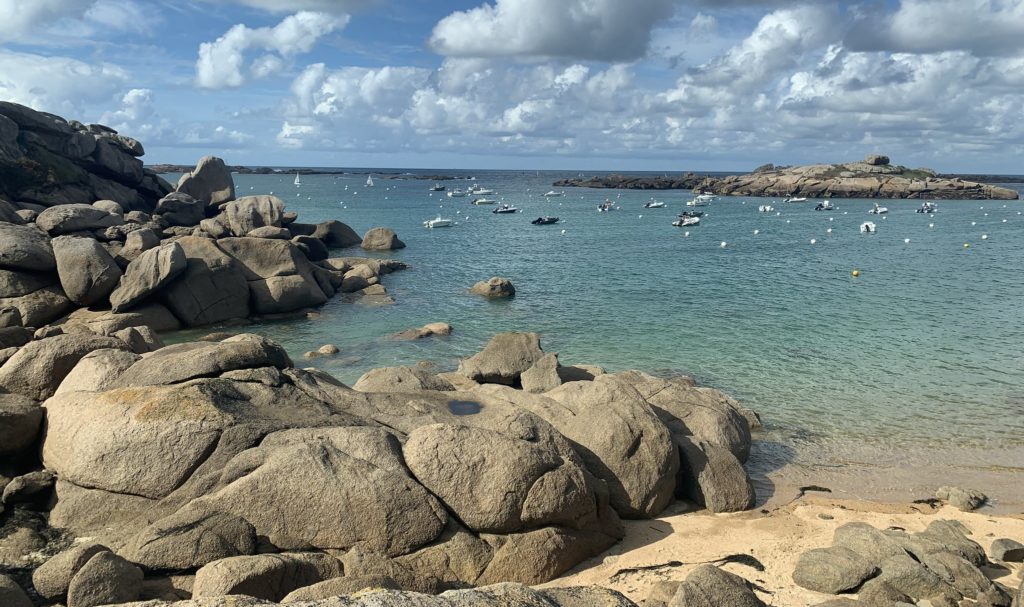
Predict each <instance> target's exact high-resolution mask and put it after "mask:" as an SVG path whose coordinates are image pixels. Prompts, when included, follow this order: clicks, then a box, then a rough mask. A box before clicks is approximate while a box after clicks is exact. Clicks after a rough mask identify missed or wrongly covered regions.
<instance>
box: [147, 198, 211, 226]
mask: <svg viewBox="0 0 1024 607" xmlns="http://www.w3.org/2000/svg"><path fill="white" fill-rule="evenodd" d="M207 204H208V202H207V201H203V200H196V199H195V198H193V197H192V196H190V195H188V194H186V193H185V192H171V193H170V194H168V195H167V196H164V197H163V198H161V199H160V201H159V202H157V203H156V209H155V210H154V211H153V214H154V215H158V216H160V217H162V218H163V220H164V221H166V222H167V224H168V225H172V226H195V225H199V222H200V221H202V220H203V219H206V206H207Z"/></svg>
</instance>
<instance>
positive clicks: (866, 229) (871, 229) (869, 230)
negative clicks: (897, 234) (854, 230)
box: [860, 221, 875, 234]
mask: <svg viewBox="0 0 1024 607" xmlns="http://www.w3.org/2000/svg"><path fill="white" fill-rule="evenodd" d="M860 231H861V232H862V233H864V234H874V233H875V224H874V222H871V221H865V222H864V223H862V224H860Z"/></svg>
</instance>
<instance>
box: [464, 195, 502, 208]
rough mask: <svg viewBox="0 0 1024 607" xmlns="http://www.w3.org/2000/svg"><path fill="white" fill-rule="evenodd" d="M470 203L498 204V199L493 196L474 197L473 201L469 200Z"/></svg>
mask: <svg viewBox="0 0 1024 607" xmlns="http://www.w3.org/2000/svg"><path fill="white" fill-rule="evenodd" d="M470 204H475V205H478V206H479V205H482V204H498V201H497V200H495V199H493V198H487V197H486V196H485V197H483V198H474V199H473V202H471V203H470Z"/></svg>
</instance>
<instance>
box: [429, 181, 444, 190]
mask: <svg viewBox="0 0 1024 607" xmlns="http://www.w3.org/2000/svg"><path fill="white" fill-rule="evenodd" d="M444 190H445V187H444V186H443V185H441V184H440V183H435V184H434V185H433V186H431V188H430V191H431V192H443V191H444Z"/></svg>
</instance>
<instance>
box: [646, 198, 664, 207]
mask: <svg viewBox="0 0 1024 607" xmlns="http://www.w3.org/2000/svg"><path fill="white" fill-rule="evenodd" d="M644 208H645V209H663V208H665V203H664V202H661V201H660V200H654V199H653V198H652V199H651V201H650V202H648V203H646V204H644Z"/></svg>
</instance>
